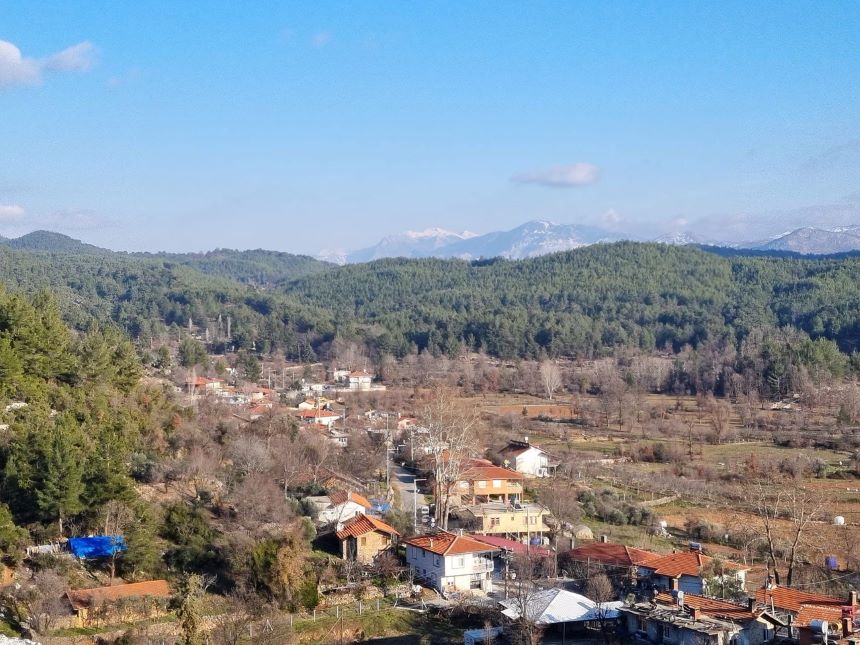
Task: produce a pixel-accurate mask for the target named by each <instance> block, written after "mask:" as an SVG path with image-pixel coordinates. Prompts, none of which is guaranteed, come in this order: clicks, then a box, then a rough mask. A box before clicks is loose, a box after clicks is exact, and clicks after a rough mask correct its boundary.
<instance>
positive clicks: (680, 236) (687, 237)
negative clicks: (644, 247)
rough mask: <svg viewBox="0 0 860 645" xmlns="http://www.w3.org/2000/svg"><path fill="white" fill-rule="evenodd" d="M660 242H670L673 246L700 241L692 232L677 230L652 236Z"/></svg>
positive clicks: (699, 242) (698, 242)
mask: <svg viewBox="0 0 860 645" xmlns="http://www.w3.org/2000/svg"><path fill="white" fill-rule="evenodd" d="M654 241H655V242H658V243H660V244H672V245H674V246H686V245H687V244H701V243H702V242H701V241H700V240H699V238H697V237H696V236H695V235H693V234H692V233H688V232H686V231H679V232H677V233H666V234H665V235H661V236H660V237H656V238H654Z"/></svg>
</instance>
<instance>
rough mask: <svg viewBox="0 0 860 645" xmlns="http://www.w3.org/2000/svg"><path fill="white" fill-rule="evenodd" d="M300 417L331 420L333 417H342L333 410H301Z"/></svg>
mask: <svg viewBox="0 0 860 645" xmlns="http://www.w3.org/2000/svg"><path fill="white" fill-rule="evenodd" d="M299 416H300V417H301V418H303V419H323V418H325V419H330V418H331V417H340V415H339V414H338V413H337V412H332V411H331V410H317V409H313V410H299Z"/></svg>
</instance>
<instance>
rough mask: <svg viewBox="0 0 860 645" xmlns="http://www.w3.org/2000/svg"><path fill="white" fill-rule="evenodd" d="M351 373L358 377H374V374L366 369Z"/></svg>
mask: <svg viewBox="0 0 860 645" xmlns="http://www.w3.org/2000/svg"><path fill="white" fill-rule="evenodd" d="M349 375H350V376H356V377H358V376H369V377H371V378H373V374H371V373H370V372H365V371H364V370H357V371H355V372H350V373H349Z"/></svg>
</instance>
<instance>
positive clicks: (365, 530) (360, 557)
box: [337, 514, 400, 564]
mask: <svg viewBox="0 0 860 645" xmlns="http://www.w3.org/2000/svg"><path fill="white" fill-rule="evenodd" d="M399 535H400V533H398V532H397V531H396V530H395V529H394V528H393V527H392V526H389V525H388V524H386V523H385V522H383V521H382V520H379V519H376V518H375V517H369V516H367V515H364V514H359V515H356V516H355V517H353V518H352V519H351V520H349V521H347V522H345V523H344V525H343V528H342V529H341V530H340V531H338V532H337V539H338V540H339V541H340V547H341V553H342V557H343V559H344V560H350V561H355V562H361V563H362V564H372V563H373V561H374V560H375V559H376V556H377V555H379V554H380V553H382V552H383V551H386V550H388V549H389V548H390V547H391V544H392V542H393V541H394V539H395V538H396V537H398V536H399Z"/></svg>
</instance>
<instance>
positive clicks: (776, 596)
mask: <svg viewBox="0 0 860 645" xmlns="http://www.w3.org/2000/svg"><path fill="white" fill-rule="evenodd" d="M755 599H756V602H759V603H761V604H763V605H767V606H768V607H770V606H771V604H773V606H774V607H775V608H777V609H783V610H785V611H788V612H791V613H793V614H796V613H798V612H799V611H800V609H801V607H802V606H803V605H819V606H830V607H841V606H842V605H847V604H848V603H847V602H846V601H845V600H842V599H840V598H834V597H833V596H825V595H823V594H819V593H811V592H809V591H801V590H800V589H792V588H791V587H774V588H773V589H758V590H756V592H755ZM771 601H772V602H771Z"/></svg>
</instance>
